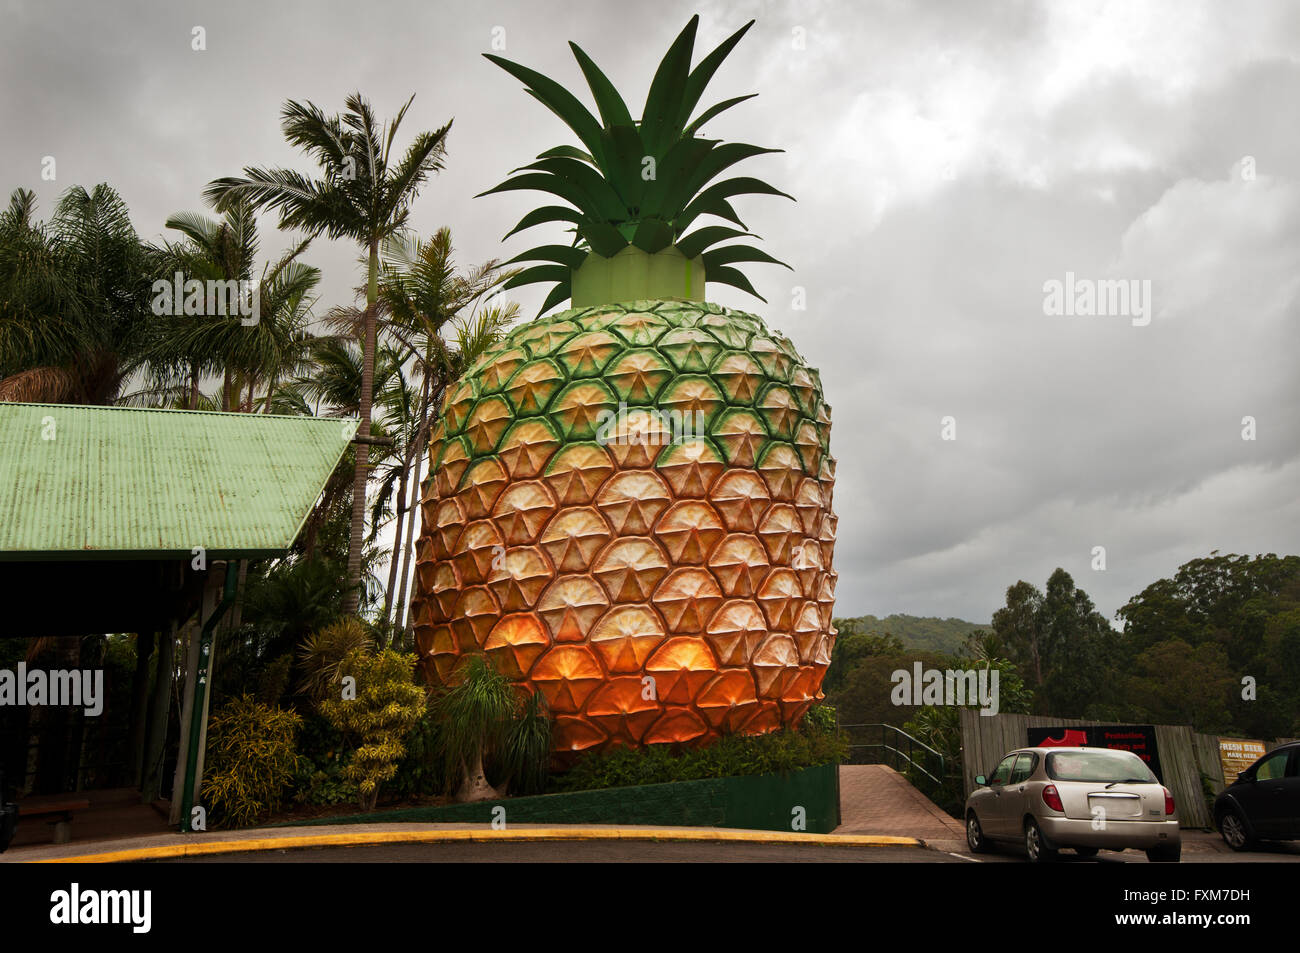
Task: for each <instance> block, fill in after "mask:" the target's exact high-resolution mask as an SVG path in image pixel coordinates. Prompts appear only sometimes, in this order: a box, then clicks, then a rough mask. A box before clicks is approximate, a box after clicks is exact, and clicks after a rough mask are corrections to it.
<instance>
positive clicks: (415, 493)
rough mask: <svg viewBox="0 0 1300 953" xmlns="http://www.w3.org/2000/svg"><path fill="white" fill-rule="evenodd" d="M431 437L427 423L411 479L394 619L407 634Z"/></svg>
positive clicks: (418, 443) (418, 439)
mask: <svg viewBox="0 0 1300 953" xmlns="http://www.w3.org/2000/svg"><path fill="white" fill-rule="evenodd" d="M428 436H429V428H428V424H427V423H425V424H424V425H423V426H421V427H420V432H419V433H418V434H417V435H416V439H415V447H416V449H415V473H414V475H413V477H412V479H411V506H410V515H409V516H408V517H407V520H406V542H405V543H404V544H403V545H402V583H401V588H400V589H398V591H397V611H396V612H395V613H394V615H393V618H394V620H395V621H396V622H397V624H398V625H399V626H401V628H402V631H403V632H405V631H406V630H407V629H409V628H410V620H408V619H407V618H406V612H407V605H406V583H407V581H408V580H409V579H410V578H411V551H412V547H413V545H414V540H415V521H416V519H417V518H418V517H419V516H420V495H421V494H420V470H421V465H422V464H423V463H424V450H423V447H424V444H425V441H426V440H427V439H428Z"/></svg>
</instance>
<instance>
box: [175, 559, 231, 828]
mask: <svg viewBox="0 0 1300 953" xmlns="http://www.w3.org/2000/svg"><path fill="white" fill-rule="evenodd" d="M238 585H239V563H237V562H235V561H234V560H231V561H229V562H227V563H226V585H225V589H224V590H223V591H222V593H221V602H219V603H218V604H217V607H216V608H215V609H214V610H212V615H210V616H208V621H207V622H205V623H203V630H202V632H200V633H199V668H198V672H197V673H196V678H195V679H194V701H193V702H192V703H191V704H190V744H189V750H188V751H186V753H185V787H184V794H183V795H182V798H181V831H182V832H184V833H186V834H189V833H192V832H193V830H194V828H193V827H192V823H193V819H194V818H193V815H194V787H195V775H196V774H197V773H198V766H199V741H200V739H201V738H202V737H203V730H204V729H205V728H206V727H207V721H208V719H207V710H206V708H205V706H206V704H207V698H208V671H209V668H210V666H211V663H212V632H213V630H214V629H215V628H216V627H217V623H218V622H220V621H221V618H222V616H224V615H225V614H226V610H227V609H229V608H230V607H231V605H232V604H233V603H234V601H235V591H236V589H237V587H238Z"/></svg>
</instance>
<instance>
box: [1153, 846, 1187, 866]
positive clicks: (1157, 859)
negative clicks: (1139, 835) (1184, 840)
mask: <svg viewBox="0 0 1300 953" xmlns="http://www.w3.org/2000/svg"><path fill="white" fill-rule="evenodd" d="M1182 857H1183V845H1182V844H1181V843H1179V844H1165V845H1162V846H1160V847H1152V848H1151V849H1150V850H1148V851H1147V860H1149V861H1150V862H1151V863H1153V864H1176V863H1178V862H1179V861H1180V860H1182Z"/></svg>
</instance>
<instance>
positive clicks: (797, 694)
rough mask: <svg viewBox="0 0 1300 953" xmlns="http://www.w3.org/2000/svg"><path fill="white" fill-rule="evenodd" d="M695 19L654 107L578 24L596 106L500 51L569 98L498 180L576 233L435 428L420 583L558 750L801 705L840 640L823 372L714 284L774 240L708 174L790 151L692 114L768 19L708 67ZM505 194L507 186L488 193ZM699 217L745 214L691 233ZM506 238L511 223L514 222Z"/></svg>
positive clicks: (441, 629)
mask: <svg viewBox="0 0 1300 953" xmlns="http://www.w3.org/2000/svg"><path fill="white" fill-rule="evenodd" d="M697 22H698V19H697V18H696V19H692V20H691V22H690V23H689V24H688V25H687V27H686V29H685V30H684V31H683V32H682V34H681V35H680V36H679V37H678V38H677V40H676V41H675V42H674V44H673V46H672V48H671V49H670V50H669V51H668V54H667V55H666V56H665V57H664V60H663V62H662V63H661V64H660V67H659V69H658V71H657V73H656V75H655V77H654V80H653V82H652V84H651V88H650V92H649V96H648V98H647V101H646V105H645V109H644V112H643V115H642V119H641V121H640V122H636V121H634V120H633V119H632V118H631V116H630V115H629V113H628V110H627V107H626V105H625V104H624V102H623V100H622V99H621V98H620V96H619V94H618V93H617V92H616V91H615V89H614V87H613V85H612V84H611V83H610V82H609V81H608V80H607V79H606V78H605V76H604V75H603V74H602V73H601V72H600V70H599V69H598V68H597V67H596V65H595V64H594V63H593V62H592V61H591V59H590V58H589V57H587V55H586V54H585V53H584V52H583V51H582V50H581V49H580V48H578V47H577V46H576V45H573V44H570V46H572V48H573V52H574V55H575V57H576V58H577V60H578V63H579V65H580V66H581V68H582V71H583V73H584V75H585V77H586V79H587V81H588V84H589V86H590V87H591V91H592V93H593V95H594V97H595V100H596V103H597V105H598V109H599V113H600V119H599V120H597V119H596V118H595V117H594V116H592V115H591V114H590V113H589V112H588V111H587V109H586V108H585V107H584V106H583V105H582V104H581V103H580V102H579V101H578V100H577V99H576V98H575V97H574V96H572V95H571V94H570V93H569V92H568V91H566V90H565V89H564V88H563V87H561V86H560V85H558V84H557V83H555V82H553V81H551V80H549V79H547V78H546V77H544V76H541V75H540V74H538V73H536V72H534V71H532V70H530V69H527V68H525V67H523V66H520V65H518V64H515V63H512V62H509V61H507V60H504V59H501V58H499V57H495V56H489V57H488V58H489V59H491V60H492V61H493V62H494V63H496V64H497V65H499V66H501V67H502V68H504V69H505V70H507V71H508V72H510V73H511V74H512V75H513V76H515V77H516V78H518V79H520V80H521V81H522V82H523V83H524V84H525V85H526V87H527V91H528V92H529V93H530V94H532V95H533V96H534V97H535V98H537V99H539V100H541V101H542V103H544V104H545V105H546V106H548V107H549V108H550V109H551V110H552V111H553V112H555V113H556V114H557V115H558V116H560V118H562V119H563V120H564V121H565V122H566V123H567V124H568V125H569V126H570V127H571V128H572V130H573V131H574V132H575V133H576V134H577V136H578V138H579V140H580V141H581V142H582V144H583V146H584V147H585V148H584V149H579V148H577V147H574V146H560V147H558V148H555V149H551V150H548V151H547V152H544V153H542V154H541V155H540V156H539V157H538V158H537V160H536V161H535V162H533V163H531V164H530V165H528V166H525V167H524V168H523V169H522V170H516V172H517V173H519V174H517V175H515V176H514V178H511V179H508V180H507V181H506V182H504V183H503V184H502V185H500V186H498V187H497V188H496V189H492V190H491V191H492V192H497V191H504V190H508V189H538V190H544V191H549V192H551V193H553V194H554V195H556V196H558V197H559V198H560V199H562V200H563V201H565V202H566V203H567V204H566V205H547V206H544V207H541V208H538V209H536V210H535V211H533V212H530V213H529V214H528V215H526V216H525V217H524V218H523V220H522V221H520V223H519V224H518V225H517V226H516V227H515V229H514V230H513V231H512V232H511V233H510V234H514V232H517V231H520V230H522V229H525V228H530V227H532V226H534V225H538V224H542V223H546V222H568V223H570V225H571V226H572V227H571V231H572V232H573V233H574V236H575V237H574V242H573V244H572V245H544V246H541V247H539V248H535V249H532V250H531V251H528V252H525V253H524V254H522V255H520V256H518V257H517V258H516V259H515V261H533V262H543V264H538V265H533V266H532V267H529V268H527V269H526V270H524V271H522V272H521V273H520V274H518V275H517V276H516V277H515V278H514V279H512V281H511V282H510V283H509V285H508V287H509V286H511V285H520V284H525V283H529V282H554V283H555V287H554V289H553V290H552V291H551V293H550V294H549V296H548V297H547V299H546V302H545V304H544V305H543V307H542V312H543V313H545V312H546V311H548V310H549V309H551V308H553V307H554V306H555V305H557V304H559V303H561V302H563V301H564V300H566V299H569V300H570V302H571V304H572V308H570V309H569V310H566V311H563V312H560V313H558V314H554V315H551V316H547V317H543V318H539V319H537V320H534V321H532V322H531V323H528V324H526V325H523V326H521V327H518V328H516V329H515V330H514V331H513V332H512V333H510V334H509V335H508V336H506V337H505V339H504V340H503V341H501V342H500V343H499V344H498V345H497V346H495V347H494V348H493V349H492V350H491V351H489V352H488V353H487V354H485V355H484V356H483V357H482V358H481V359H480V360H479V361H478V362H477V363H476V364H475V365H474V366H473V367H472V368H470V370H469V371H468V372H467V373H466V374H465V376H464V377H463V378H462V379H461V380H460V382H459V383H458V385H456V386H455V387H454V388H453V389H452V390H451V392H450V393H449V394H448V396H447V399H446V402H445V404H444V406H443V411H442V416H441V420H440V421H439V424H438V426H437V429H436V431H435V432H434V434H433V437H432V441H431V444H430V449H429V453H430V463H431V470H430V478H429V480H428V482H427V483H426V486H425V491H424V497H423V502H422V516H423V528H422V530H421V535H420V538H419V542H418V546H417V573H418V583H417V586H416V594H415V597H414V599H413V602H412V616H413V619H414V626H415V635H416V642H417V646H418V649H419V653H420V657H421V664H422V666H423V668H424V671H425V674H426V676H427V677H428V678H429V679H430V680H432V681H435V682H437V681H446V680H448V679H450V678H452V677H454V676H453V672H454V670H455V667H456V663H457V661H458V660H459V659H460V658H461V657H462V656H463V655H465V654H468V653H478V652H484V653H486V654H487V655H488V656H489V657H490V658H492V659H493V660H494V661H495V663H496V665H497V667H498V669H499V670H501V671H502V672H504V673H506V674H507V675H508V676H509V677H510V678H511V679H513V680H515V681H517V682H519V683H521V684H522V685H524V686H526V687H527V688H528V689H530V690H539V691H541V692H542V693H543V694H544V696H545V698H546V701H547V704H548V707H549V709H550V711H551V713H552V714H553V716H554V717H555V731H554V735H553V737H554V738H555V739H556V749H557V751H569V752H572V751H581V750H586V749H598V748H603V747H608V746H611V745H630V746H636V745H646V744H657V743H666V742H678V743H702V742H705V741H708V740H709V739H712V738H716V737H717V736H719V735H721V734H725V733H731V732H741V733H747V734H757V733H762V732H766V731H770V730H773V729H775V728H777V727H779V726H781V725H783V724H786V725H788V724H791V723H794V722H795V721H797V719H798V718H799V717H800V716H801V715H802V714H803V712H804V711H805V710H806V709H807V708H808V706H809V705H811V704H812V703H813V702H814V701H815V700H817V699H820V698H821V697H822V695H821V683H822V679H823V676H824V675H825V672H826V668H827V665H828V664H829V663H830V659H831V649H832V647H833V645H834V641H835V631H834V629H833V628H832V625H831V612H832V604H833V600H834V590H835V579H836V574H835V572H834V571H833V570H832V568H831V554H832V550H833V548H834V544H835V523H836V519H835V517H834V516H833V515H832V513H831V492H832V488H833V486H834V482H835V481H834V473H835V464H834V460H833V459H832V458H831V456H830V453H829V437H830V408H829V407H828V406H827V405H826V403H825V402H824V401H823V399H822V389H821V383H820V380H819V378H818V374H817V371H816V370H814V369H812V368H810V367H808V366H807V365H806V364H805V363H804V362H803V360H802V359H801V358H800V357H799V355H798V353H797V352H796V351H795V349H794V347H793V346H792V345H791V343H790V342H789V340H787V339H786V338H785V337H784V336H783V335H781V334H780V333H777V332H776V331H774V330H772V329H769V328H768V327H767V326H766V325H765V324H764V322H763V320H762V319H761V318H759V317H757V316H755V315H752V314H745V313H741V312H738V311H732V310H728V309H726V308H722V307H719V306H717V305H713V304H708V303H706V302H704V300H703V298H704V287H705V281H706V279H707V280H708V281H710V282H716V283H725V284H730V285H734V286H736V287H739V288H741V289H743V290H745V291H746V292H748V293H750V294H753V295H755V296H756V297H757V296H758V295H757V292H755V291H754V289H753V287H752V286H751V285H750V283H749V281H748V279H747V278H746V277H745V276H744V275H743V274H742V273H741V272H740V271H739V270H738V269H736V268H735V267H733V266H734V264H735V263H737V262H774V263H777V264H780V263H779V262H776V259H774V258H772V257H771V256H769V255H767V254H766V253H764V252H762V251H760V250H759V249H757V248H754V247H752V246H750V245H746V244H743V243H739V242H737V241H736V240H737V239H744V238H746V237H752V236H751V235H750V233H748V232H747V231H744V225H743V223H742V222H741V221H740V219H739V217H738V216H737V214H736V212H735V209H734V208H733V207H732V206H731V203H730V201H729V199H730V198H732V197H733V196H735V195H739V194H745V193H767V194H777V195H782V194H784V193H781V192H778V190H776V189H774V188H772V187H771V186H769V185H767V184H765V183H763V182H761V181H759V180H757V179H753V178H748V177H737V178H729V179H726V180H723V181H721V182H716V183H713V184H709V183H710V182H711V181H712V180H713V179H714V178H715V177H716V176H717V175H718V174H719V173H720V172H722V171H723V170H724V169H726V168H728V167H730V166H731V165H733V164H734V163H736V162H738V161H740V160H742V159H745V158H747V157H750V156H754V155H758V154H760V153H764V152H772V151H776V150H769V149H760V148H757V147H755V146H749V145H743V144H738V143H726V144H724V143H721V142H719V141H717V140H710V139H704V138H701V137H700V136H699V135H698V130H699V127H700V126H701V125H702V124H703V123H704V122H705V121H707V120H709V119H711V118H713V117H714V116H716V115H717V114H718V113H720V112H722V111H723V110H724V109H727V108H729V107H730V106H733V105H735V104H736V103H738V102H741V101H742V100H744V99H748V98H749V97H740V98H738V99H733V100H727V101H725V102H722V103H719V104H718V105H716V106H713V107H712V108H709V109H706V110H704V111H703V112H702V113H701V114H700V115H699V117H698V118H696V119H695V120H694V121H690V116H691V113H692V112H694V110H695V107H696V105H697V104H698V102H699V100H700V96H701V94H702V92H703V89H704V86H705V85H706V84H707V82H708V80H709V79H710V77H711V76H712V75H713V73H714V71H715V70H716V69H717V68H718V65H719V64H720V63H721V61H722V60H723V59H724V58H725V57H726V55H727V54H728V53H729V52H730V50H731V49H732V47H734V46H735V44H736V43H737V42H739V40H740V38H741V37H742V36H743V35H744V33H745V31H746V30H747V29H748V28H749V26H750V25H751V24H747V25H746V26H745V27H744V28H742V29H741V30H739V31H738V32H737V33H735V34H734V35H732V36H731V37H730V38H729V39H727V40H726V42H724V43H723V44H722V45H721V46H719V47H718V48H717V49H716V50H715V51H714V52H713V53H711V54H710V55H709V56H707V57H706V58H705V59H704V60H702V61H701V62H700V63H699V64H698V65H697V66H696V67H695V69H693V70H692V69H691V68H690V65H691V55H692V50H693V46H694V39H695V29H696V25H697ZM485 194H487V193H485ZM700 216H714V217H716V218H720V219H723V220H726V221H728V222H730V223H732V225H735V226H738V227H735V228H733V227H731V226H730V225H719V224H713V225H706V226H701V227H696V228H695V229H694V230H693V231H688V230H689V229H690V228H691V227H692V226H693V225H695V224H696V220H697V219H698V218H699V217H700ZM507 237H508V236H507Z"/></svg>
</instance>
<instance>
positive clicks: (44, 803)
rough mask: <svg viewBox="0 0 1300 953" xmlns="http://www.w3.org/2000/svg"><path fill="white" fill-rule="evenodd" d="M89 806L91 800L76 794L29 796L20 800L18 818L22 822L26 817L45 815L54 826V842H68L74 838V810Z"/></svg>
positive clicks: (81, 809)
mask: <svg viewBox="0 0 1300 953" xmlns="http://www.w3.org/2000/svg"><path fill="white" fill-rule="evenodd" d="M88 807H90V801H88V800H87V799H86V798H84V797H77V796H76V795H68V794H51V795H48V796H45V797H27V798H23V799H22V800H21V801H19V802H18V820H19V822H20V823H21V821H22V819H23V818H25V817H44V818H46V820H47V822H48V823H49V824H51V825H53V827H54V843H56V844H66V843H67V842H68V841H70V840H72V812H73V811H84V810H86V809H87V808H88Z"/></svg>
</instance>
